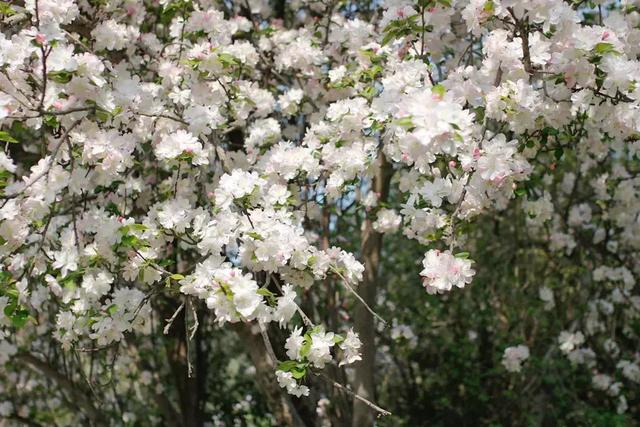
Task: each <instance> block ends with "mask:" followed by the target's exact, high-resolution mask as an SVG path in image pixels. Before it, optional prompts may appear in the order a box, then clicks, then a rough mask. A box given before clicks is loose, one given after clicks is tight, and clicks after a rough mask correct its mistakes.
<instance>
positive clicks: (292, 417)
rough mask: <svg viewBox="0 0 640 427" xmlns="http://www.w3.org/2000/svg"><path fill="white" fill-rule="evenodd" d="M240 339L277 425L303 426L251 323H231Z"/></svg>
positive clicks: (263, 344)
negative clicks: (280, 384)
mask: <svg viewBox="0 0 640 427" xmlns="http://www.w3.org/2000/svg"><path fill="white" fill-rule="evenodd" d="M233 327H234V329H235V330H236V333H237V334H238V336H239V337H240V340H241V341H242V342H243V343H244V345H245V347H246V349H247V352H248V353H249V356H250V357H251V361H252V362H253V364H254V366H255V368H256V382H257V385H258V388H259V389H260V391H261V392H262V393H263V395H264V396H265V398H266V399H267V404H268V405H269V409H270V410H271V413H272V414H273V416H274V417H275V419H276V423H277V425H278V426H290V427H305V424H304V422H303V421H302V418H301V417H300V415H299V414H298V411H297V410H296V408H295V406H293V402H292V401H291V398H290V397H289V395H288V394H287V393H286V391H284V390H283V389H281V388H280V386H279V385H278V382H277V381H276V378H275V372H276V366H275V365H274V363H273V362H272V361H271V358H270V357H269V354H268V352H267V349H266V346H265V343H264V341H263V340H262V336H261V335H260V334H259V333H258V334H254V333H253V331H252V330H251V325H248V324H245V323H236V324H235V325H233Z"/></svg>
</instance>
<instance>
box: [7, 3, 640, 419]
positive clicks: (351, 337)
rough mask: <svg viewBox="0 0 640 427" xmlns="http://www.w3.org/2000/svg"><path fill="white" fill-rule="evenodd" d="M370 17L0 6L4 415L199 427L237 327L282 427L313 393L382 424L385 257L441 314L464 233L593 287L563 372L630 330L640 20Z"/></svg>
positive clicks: (268, 8) (593, 14)
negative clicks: (509, 226) (502, 234)
mask: <svg viewBox="0 0 640 427" xmlns="http://www.w3.org/2000/svg"><path fill="white" fill-rule="evenodd" d="M379 3H380V2H355V1H346V0H345V1H335V0H317V1H311V0H309V1H307V0H298V1H291V2H284V1H271V2H270V1H268V0H248V1H231V0H224V1H214V0H200V1H191V0H178V1H173V0H160V1H143V0H105V1H102V0H100V1H98V0H96V1H94V0H82V1H77V2H76V1H74V0H26V1H24V2H22V1H9V2H6V1H5V2H2V3H0V16H1V17H2V33H1V34H0V141H1V142H2V143H3V148H4V150H2V151H1V152H0V175H1V179H0V188H1V190H2V193H1V195H0V243H1V246H0V269H1V271H0V280H1V282H0V308H2V310H0V365H1V366H2V367H1V368H0V375H1V376H2V378H3V381H2V383H3V384H2V386H0V396H2V399H4V400H5V404H3V405H2V407H1V408H0V409H1V410H2V413H3V415H4V416H6V417H8V418H13V419H16V420H19V421H20V420H22V421H24V420H33V417H34V414H36V413H37V414H41V416H42V417H44V418H42V421H43V422H44V423H45V424H46V423H62V424H70V425H72V424H75V425H79V424H80V423H89V424H91V425H104V424H110V423H113V422H112V420H114V419H119V418H118V417H121V418H122V419H123V420H124V421H125V422H133V421H132V420H135V419H138V420H140V419H145V418H144V417H151V418H148V419H150V420H151V422H153V423H156V424H172V423H173V424H175V425H189V426H191V425H201V424H202V423H203V422H204V419H205V417H207V416H210V415H211V414H210V413H208V409H207V408H206V406H205V402H206V390H205V387H204V386H203V381H202V380H201V379H202V378H206V376H207V369H208V366H207V363H204V362H203V361H204V360H206V354H207V353H208V352H212V353H215V352H216V351H220V352H222V351H223V350H222V349H220V350H218V349H217V348H214V347H212V346H211V342H210V341H209V342H208V341H207V337H208V333H210V332H211V331H212V330H216V329H221V328H224V329H226V330H230V331H233V332H234V333H235V334H237V335H238V336H239V337H240V340H241V342H243V343H244V344H245V348H246V351H247V353H248V354H249V357H250V359H251V361H252V363H253V364H254V366H255V370H256V376H257V383H258V386H259V388H260V389H261V392H262V393H264V395H265V396H266V399H267V403H268V406H269V411H270V412H271V413H272V414H273V417H274V420H275V422H276V423H277V424H279V425H305V423H306V421H305V416H304V410H303V409H301V406H300V405H301V404H300V403H299V401H304V400H305V399H308V400H313V399H315V400H318V399H319V396H320V395H321V394H322V395H329V396H332V397H335V402H337V403H335V404H334V405H333V407H332V409H331V417H332V419H333V420H334V422H335V425H347V424H349V423H352V424H353V425H354V426H363V425H371V424H372V423H373V420H374V418H375V417H376V416H382V417H384V416H386V415H389V412H388V411H387V410H385V409H383V408H382V407H380V406H379V405H378V404H376V398H375V378H374V374H375V372H374V371H375V369H374V368H375V364H374V363H375V356H376V341H375V339H376V334H377V333H378V331H381V332H380V333H382V334H384V333H385V330H387V331H388V329H386V328H385V326H386V324H387V321H386V320H385V319H384V318H383V317H382V316H380V315H379V314H378V313H377V311H376V303H377V302H378V301H377V295H378V294H379V292H378V291H379V289H380V288H381V286H383V284H382V283H380V281H379V270H380V263H381V256H384V251H383V250H382V248H383V235H385V234H393V233H396V232H397V231H399V232H401V234H402V235H403V236H405V237H406V238H408V239H413V240H416V241H417V242H418V243H419V244H421V245H422V247H423V254H424V255H423V257H422V259H416V261H417V262H421V263H422V266H423V267H422V270H421V273H420V275H421V277H422V283H423V285H424V289H425V291H426V293H428V294H436V295H440V294H444V293H448V292H464V290H461V289H456V288H465V286H467V285H469V284H470V283H471V282H472V279H473V277H474V274H475V272H476V270H482V268H483V266H482V265H480V264H476V265H474V263H473V261H472V260H471V258H472V257H473V250H472V249H473V245H470V244H469V245H468V244H467V243H468V242H469V235H470V230H471V229H472V228H473V224H474V221H476V220H477V219H478V218H481V217H482V216H484V215H500V212H501V211H503V210H504V209H506V208H507V207H509V206H510V205H511V204H513V203H518V204H519V206H521V207H522V209H520V213H521V215H522V216H523V217H525V218H526V221H527V226H528V228H529V230H530V231H533V233H532V234H531V237H530V241H531V242H533V243H532V244H534V243H535V244H540V245H543V246H544V247H545V248H547V250H548V251H550V252H557V253H564V254H565V255H566V256H570V255H571V254H572V253H574V251H576V248H577V247H580V248H583V249H581V250H580V253H581V254H582V255H581V256H580V257H576V258H575V259H573V262H574V263H586V264H587V265H588V266H589V270H590V271H589V272H588V275H589V279H585V280H591V281H595V282H601V283H602V284H603V286H601V287H600V289H599V290H598V291H597V294H595V296H594V301H597V303H594V304H596V305H595V306H594V308H593V310H592V311H590V312H589V313H587V314H586V315H585V317H584V319H583V318H577V320H576V321H575V322H574V323H573V324H572V325H567V330H565V331H563V332H562V334H560V337H559V341H560V342H559V344H558V345H559V348H560V350H561V352H562V353H564V354H567V355H568V356H569V357H574V358H579V357H582V358H585V357H588V355H587V354H585V352H586V349H585V347H581V346H582V345H583V344H584V343H585V342H588V341H589V340H590V339H593V341H594V344H593V345H594V346H595V345H596V344H595V342H596V341H597V342H598V343H599V342H600V341H599V340H600V338H599V337H598V332H599V330H598V327H596V326H594V325H597V324H596V323H594V321H593V317H594V316H595V317H596V318H597V316H598V310H601V311H602V310H613V311H615V310H618V312H619V313H620V314H619V315H620V316H622V317H629V318H635V317H637V315H638V309H640V297H639V296H638V295H637V292H634V285H635V275H636V274H638V272H639V270H640V265H639V263H638V249H639V248H640V178H639V177H638V170H639V166H640V165H639V158H638V152H639V150H640V142H638V141H639V137H638V136H639V135H640V133H639V132H640V103H639V102H638V100H639V99H640V86H638V84H637V83H638V81H640V64H639V63H638V55H639V54H640V43H639V42H640V29H639V28H640V14H639V13H638V6H637V4H635V3H633V2H627V1H622V2H620V1H611V2H608V1H595V2H583V1H573V2H572V1H560V0H535V1H523V0H471V1H461V0H460V1H458V0H454V1H451V0H418V1H405V0H389V1H385V2H383V3H382V4H379ZM580 189H582V190H580ZM579 190H580V191H579ZM577 194H587V196H586V198H583V199H578V198H576V195H577ZM344 227H351V228H350V229H351V230H357V233H353V232H351V233H349V234H345V235H344V236H343V235H341V233H340V230H344ZM346 236H348V237H349V238H346ZM392 238H393V239H399V238H401V237H399V235H398V234H396V235H395V236H394V237H392ZM470 254H471V255H470ZM540 297H541V298H543V299H544V300H545V301H546V302H547V303H548V304H551V305H552V304H553V302H554V299H553V292H552V291H551V290H549V289H546V288H545V289H543V290H541V295H540ZM593 313H595V314H593ZM590 321H591V323H589V322H590ZM637 332H638V330H637V328H636V329H633V328H630V329H629V330H627V331H626V332H625V334H626V338H625V339H633V338H634V337H635V338H636V339H637ZM219 344H220V345H221V346H224V343H219ZM597 345H600V344H597ZM603 345H605V346H606V345H608V346H609V347H611V346H613V345H616V344H615V342H613V343H609V344H606V343H605V344H603ZM576 351H578V352H580V351H581V353H580V354H578V353H576ZM589 351H591V352H593V350H591V349H589ZM618 353H619V356H618V358H619V360H620V362H619V369H621V370H624V371H625V372H626V373H625V377H626V378H627V379H629V381H632V382H633V381H635V382H637V381H640V373H639V372H640V369H639V368H638V365H637V356H632V355H631V354H632V353H629V354H622V353H624V352H622V353H621V352H620V350H619V349H618ZM528 357H529V348H528V347H526V346H524V345H521V344H520V343H514V347H513V348H510V349H507V351H506V352H505V353H504V361H503V363H504V366H505V368H506V369H507V370H509V371H513V372H519V371H520V369H521V366H522V364H523V363H526V359H527V358H528ZM634 357H635V358H636V359H634ZM34 372H40V373H42V374H43V375H42V376H38V375H33V373H34ZM25 375H27V376H29V379H28V384H25V383H24V382H25V381H27V380H26V379H25ZM598 375H603V374H598ZM169 377H172V378H174V379H175V381H176V384H177V386H176V387H175V389H172V390H174V391H172V392H171V393H166V392H165V391H166V387H165V386H163V383H162V382H163V381H164V380H165V379H166V378H169ZM594 381H596V382H597V384H598V387H600V388H601V389H606V390H608V389H609V388H610V387H613V386H614V385H615V384H613V380H611V378H609V377H598V378H597V379H594ZM616 387H617V391H615V390H614V391H612V392H611V393H610V395H611V396H613V397H615V398H618V399H619V400H620V404H621V405H622V404H623V403H624V402H625V400H624V399H625V398H624V396H623V395H622V394H621V393H620V389H621V387H622V386H621V385H617V386H616ZM134 396H136V398H137V399H138V401H143V402H145V404H139V403H138V404H133V403H131V402H129V401H128V399H131V398H133V397H134ZM292 396H295V397H292ZM338 396H340V397H338ZM298 398H300V399H298ZM340 399H342V400H340ZM347 402H348V403H349V404H347ZM623 406H624V405H623ZM42 414H45V415H42ZM118 422H120V421H118ZM118 422H116V424H117V423H118ZM146 422H147V421H144V422H143V424H145V423H146Z"/></svg>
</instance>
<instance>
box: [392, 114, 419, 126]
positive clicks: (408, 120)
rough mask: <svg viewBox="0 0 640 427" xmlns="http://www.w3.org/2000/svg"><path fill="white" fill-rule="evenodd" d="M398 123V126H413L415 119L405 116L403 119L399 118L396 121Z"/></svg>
mask: <svg viewBox="0 0 640 427" xmlns="http://www.w3.org/2000/svg"><path fill="white" fill-rule="evenodd" d="M394 123H395V124H396V125H398V126H403V127H407V128H412V127H414V126H415V125H414V124H413V121H412V120H411V117H410V116H407V117H403V118H401V119H398V120H396V121H395V122H394Z"/></svg>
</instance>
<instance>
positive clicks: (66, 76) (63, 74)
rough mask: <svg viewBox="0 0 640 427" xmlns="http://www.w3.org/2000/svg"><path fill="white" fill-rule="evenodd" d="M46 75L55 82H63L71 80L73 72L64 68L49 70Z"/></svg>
mask: <svg viewBox="0 0 640 427" xmlns="http://www.w3.org/2000/svg"><path fill="white" fill-rule="evenodd" d="M47 77H49V79H51V80H53V81H54V82H56V83H61V84H65V83H69V82H70V81H71V78H72V77H73V73H71V72H69V71H66V70H61V71H51V72H50V73H49V74H47Z"/></svg>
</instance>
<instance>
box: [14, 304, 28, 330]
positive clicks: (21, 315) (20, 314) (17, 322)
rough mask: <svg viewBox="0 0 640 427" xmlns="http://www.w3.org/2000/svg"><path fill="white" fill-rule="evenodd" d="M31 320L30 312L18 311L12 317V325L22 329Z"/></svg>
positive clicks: (20, 309) (19, 309) (22, 309)
mask: <svg viewBox="0 0 640 427" xmlns="http://www.w3.org/2000/svg"><path fill="white" fill-rule="evenodd" d="M28 320H29V311H28V310H25V309H24V308H18V309H16V310H15V311H14V312H13V314H12V315H11V323H12V324H13V326H15V327H16V328H22V327H23V326H24V325H25V324H26V323H27V321H28Z"/></svg>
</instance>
